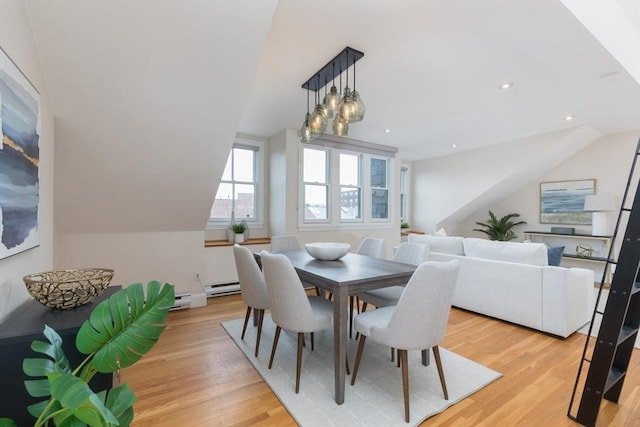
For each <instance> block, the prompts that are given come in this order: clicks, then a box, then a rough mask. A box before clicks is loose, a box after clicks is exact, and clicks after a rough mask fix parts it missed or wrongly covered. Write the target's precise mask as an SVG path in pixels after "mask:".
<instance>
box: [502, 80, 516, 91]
mask: <svg viewBox="0 0 640 427" xmlns="http://www.w3.org/2000/svg"><path fill="white" fill-rule="evenodd" d="M512 86H513V83H512V82H505V83H502V84H501V85H500V89H502V90H506V89H510V88H511V87H512Z"/></svg>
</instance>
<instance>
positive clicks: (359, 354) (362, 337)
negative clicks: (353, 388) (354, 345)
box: [351, 335, 367, 385]
mask: <svg viewBox="0 0 640 427" xmlns="http://www.w3.org/2000/svg"><path fill="white" fill-rule="evenodd" d="M366 339H367V337H366V336H365V335H360V340H359V341H358V351H357V352H356V362H355V364H354V365H353V375H352V376H351V385H353V384H355V382H356V376H357V375H358V368H359V367H360V358H362V350H364V342H365V341H366Z"/></svg>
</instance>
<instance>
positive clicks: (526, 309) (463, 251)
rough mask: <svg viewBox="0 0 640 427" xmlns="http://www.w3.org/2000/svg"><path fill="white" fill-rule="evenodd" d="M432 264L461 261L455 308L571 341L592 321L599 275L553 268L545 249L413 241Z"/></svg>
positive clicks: (462, 240)
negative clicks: (426, 251)
mask: <svg viewBox="0 0 640 427" xmlns="http://www.w3.org/2000/svg"><path fill="white" fill-rule="evenodd" d="M409 240H410V241H412V242H419V243H425V244H427V245H429V249H430V250H429V259H430V260H433V261H449V260H451V259H458V260H460V274H459V277H458V284H457V286H456V290H455V293H454V296H453V305H454V306H456V307H460V308H463V309H466V310H471V311H474V312H477V313H481V314H486V315H488V316H491V317H495V318H498V319H502V320H506V321H509V322H513V323H517V324H519V325H523V326H527V327H530V328H533V329H537V330H540V331H543V332H547V333H549V334H553V335H557V336H561V337H564V338H566V337H568V336H569V335H571V334H572V333H574V332H575V331H577V330H578V329H580V327H582V326H583V325H584V324H585V323H587V322H588V321H589V320H590V319H591V314H592V312H591V309H592V307H593V298H594V291H593V289H594V273H593V271H592V270H588V269H583V268H564V267H555V266H549V265H548V262H547V247H546V246H545V245H544V244H542V243H515V242H496V241H490V240H484V239H474V238H463V237H439V236H421V235H409Z"/></svg>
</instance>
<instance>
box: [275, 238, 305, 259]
mask: <svg viewBox="0 0 640 427" xmlns="http://www.w3.org/2000/svg"><path fill="white" fill-rule="evenodd" d="M300 249H302V244H301V243H300V240H298V238H297V237H296V236H293V235H281V236H271V253H274V254H277V253H280V252H287V251H297V250H300Z"/></svg>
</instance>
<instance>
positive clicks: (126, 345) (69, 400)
mask: <svg viewBox="0 0 640 427" xmlns="http://www.w3.org/2000/svg"><path fill="white" fill-rule="evenodd" d="M174 302H175V294H174V288H173V285H170V284H168V283H165V284H164V285H161V284H160V282H157V281H151V282H149V283H148V284H147V289H146V293H145V292H144V290H143V287H142V284H141V283H136V284H133V285H131V286H128V287H127V288H124V289H122V290H120V291H118V292H116V293H114V294H113V295H111V296H110V297H109V298H108V299H107V300H105V301H103V302H101V303H100V304H98V305H97V306H96V307H95V308H94V309H93V311H92V312H91V315H90V317H89V320H86V321H85V322H84V323H83V324H82V326H81V327H80V330H79V331H78V334H77V336H76V347H77V348H78V351H79V352H80V353H82V354H86V355H87V357H86V358H85V359H84V360H83V361H82V363H80V365H78V366H77V367H76V368H75V369H73V370H72V368H71V367H70V365H69V360H68V359H67V357H66V355H65V354H64V352H63V350H62V338H60V335H58V333H57V332H56V331H55V330H53V329H52V328H49V327H48V326H46V325H45V328H44V336H45V337H46V338H47V340H48V341H49V342H44V341H34V342H33V343H32V344H31V348H32V349H33V350H34V351H35V352H37V353H41V354H43V355H44V356H46V357H40V358H28V359H25V360H24V363H23V370H24V372H25V374H27V375H28V376H30V377H35V378H34V379H31V380H26V381H25V387H26V388H27V391H28V392H29V394H30V395H31V396H34V397H41V398H43V399H45V400H43V401H41V402H39V403H35V404H33V405H30V406H29V407H28V410H29V413H30V414H31V415H33V416H34V417H35V418H36V421H35V423H34V427H40V426H48V425H50V423H52V424H53V425H56V426H62V425H64V426H83V425H89V426H128V425H129V424H130V423H131V420H132V419H133V403H134V402H135V400H136V397H135V394H134V393H133V391H131V389H130V388H129V386H128V385H127V384H126V383H125V384H121V385H118V386H117V387H114V388H112V389H110V390H102V391H100V392H98V393H94V392H93V390H91V388H90V387H89V384H88V383H89V381H90V380H91V378H93V376H94V375H95V374H96V373H98V372H100V373H106V374H111V373H113V372H117V371H119V370H120V369H122V368H126V367H129V366H131V365H133V364H134V363H136V362H137V361H138V360H140V358H141V357H142V356H143V355H145V354H146V353H147V352H148V351H149V350H151V348H152V347H153V345H154V344H155V343H156V342H157V341H158V338H159V337H160V334H161V333H162V331H164V329H165V327H166V323H165V322H166V318H167V313H168V312H169V308H171V306H172V305H173V304H174ZM1 415H2V414H0V416H1ZM0 426H2V427H15V426H16V424H15V423H14V422H13V421H12V420H10V419H7V418H0Z"/></svg>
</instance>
